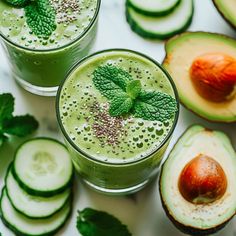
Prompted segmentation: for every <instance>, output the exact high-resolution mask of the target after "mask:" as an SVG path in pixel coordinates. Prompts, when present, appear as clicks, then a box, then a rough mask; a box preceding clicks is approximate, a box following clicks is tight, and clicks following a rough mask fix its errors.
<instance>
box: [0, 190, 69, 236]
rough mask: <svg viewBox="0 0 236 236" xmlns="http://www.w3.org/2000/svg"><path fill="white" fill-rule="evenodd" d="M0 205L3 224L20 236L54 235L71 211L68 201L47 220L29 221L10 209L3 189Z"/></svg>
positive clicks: (10, 206)
mask: <svg viewBox="0 0 236 236" xmlns="http://www.w3.org/2000/svg"><path fill="white" fill-rule="evenodd" d="M0 205H1V217H2V221H3V223H5V225H6V226H8V227H9V228H10V229H11V230H12V231H13V232H15V234H16V235H22V236H23V235H24V236H35V235H37V236H38V235H41V236H43V235H54V234H55V233H56V232H57V231H58V230H59V229H60V228H61V227H62V226H63V225H64V223H65V222H66V220H67V218H68V217H69V215H70V211H71V206H70V203H69V201H68V202H67V204H66V205H65V206H64V207H63V208H62V209H61V210H60V211H59V212H58V213H56V214H55V215H53V216H51V217H50V218H48V219H37V220H36V219H30V218H27V217H25V216H24V215H22V214H20V213H19V212H17V211H16V210H15V209H14V208H13V207H12V205H11V202H10V201H9V199H8V197H7V192H6V190H5V189H4V190H3V193H2V196H1V202H0Z"/></svg>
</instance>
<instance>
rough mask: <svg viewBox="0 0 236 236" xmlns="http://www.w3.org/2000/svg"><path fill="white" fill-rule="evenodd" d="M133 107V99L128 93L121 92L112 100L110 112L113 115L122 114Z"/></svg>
mask: <svg viewBox="0 0 236 236" xmlns="http://www.w3.org/2000/svg"><path fill="white" fill-rule="evenodd" d="M132 107H133V99H132V98H130V97H129V96H128V95H127V94H126V93H121V94H120V95H119V96H116V97H114V98H113V99H112V100H111V102H110V109H109V114H110V115H111V116H121V115H124V114H127V113H128V112H129V111H130V109H131V108H132Z"/></svg>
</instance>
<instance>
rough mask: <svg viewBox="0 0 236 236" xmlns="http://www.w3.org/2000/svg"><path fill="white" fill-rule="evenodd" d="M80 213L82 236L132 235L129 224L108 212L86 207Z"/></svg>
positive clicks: (78, 226) (79, 225) (78, 219)
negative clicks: (128, 227) (126, 224)
mask: <svg viewBox="0 0 236 236" xmlns="http://www.w3.org/2000/svg"><path fill="white" fill-rule="evenodd" d="M78 213H79V215H78V217H77V229H78V231H79V232H80V233H81V235H82V236H131V233H130V232H129V231H128V229H127V226H125V225H123V224H122V223H121V222H120V221H119V220H118V219H117V218H115V217H114V216H112V215H110V214H108V213H106V212H103V211H97V210H93V209H91V208H85V209H84V210H83V211H81V212H78Z"/></svg>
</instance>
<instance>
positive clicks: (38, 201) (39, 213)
mask: <svg viewBox="0 0 236 236" xmlns="http://www.w3.org/2000/svg"><path fill="white" fill-rule="evenodd" d="M6 192H7V196H8V198H9V200H10V202H11V204H12V206H13V207H14V208H15V209H16V210H17V211H19V212H20V213H21V214H23V215H25V216H27V217H29V218H48V217H50V216H52V215H54V214H55V213H56V212H58V211H60V210H61V209H62V208H63V206H64V205H65V204H66V203H67V201H68V199H69V197H70V194H71V190H70V189H69V188H68V189H66V190H65V191H64V192H62V193H59V194H58V195H55V196H52V197H37V196H32V195H29V194H28V193H27V192H26V191H25V190H23V189H22V188H20V186H19V184H18V183H17V181H16V180H15V179H14V177H13V175H12V172H11V170H9V171H8V174H7V177H6Z"/></svg>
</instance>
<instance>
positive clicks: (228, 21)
mask: <svg viewBox="0 0 236 236" xmlns="http://www.w3.org/2000/svg"><path fill="white" fill-rule="evenodd" d="M212 1H213V4H214V5H215V7H216V9H217V11H218V12H219V13H220V15H221V16H222V17H223V18H224V19H225V21H226V22H227V23H228V24H229V25H230V26H231V27H232V28H233V29H235V30H236V22H234V23H233V22H232V21H230V20H229V19H228V18H227V17H226V16H225V14H224V13H223V12H222V11H221V10H220V8H219V7H218V5H217V4H216V0H212Z"/></svg>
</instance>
